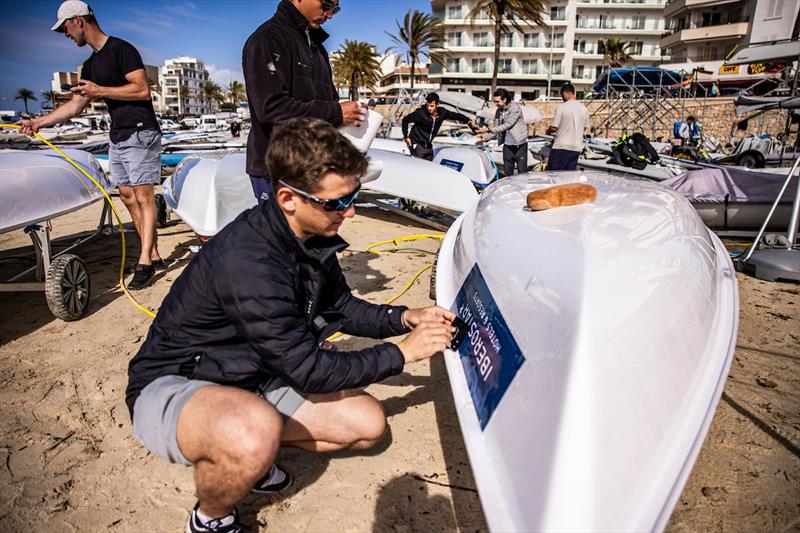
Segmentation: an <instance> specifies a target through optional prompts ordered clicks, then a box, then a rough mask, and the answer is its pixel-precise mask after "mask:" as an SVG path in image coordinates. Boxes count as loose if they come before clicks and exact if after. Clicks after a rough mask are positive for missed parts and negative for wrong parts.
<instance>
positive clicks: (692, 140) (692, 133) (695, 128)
mask: <svg viewBox="0 0 800 533" xmlns="http://www.w3.org/2000/svg"><path fill="white" fill-rule="evenodd" d="M686 128H687V134H688V141H689V144H691V145H697V143H699V142H700V125H699V124H698V123H697V120H696V119H695V118H694V117H693V116H692V115H689V116H688V117H686Z"/></svg>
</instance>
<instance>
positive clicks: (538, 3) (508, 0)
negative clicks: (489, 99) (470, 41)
mask: <svg viewBox="0 0 800 533" xmlns="http://www.w3.org/2000/svg"><path fill="white" fill-rule="evenodd" d="M545 3H546V2H545V0H478V3H477V4H475V7H473V8H472V9H471V10H470V12H469V13H467V18H468V19H470V20H471V21H472V24H473V25H474V23H475V19H477V18H479V17H480V15H481V14H482V13H485V14H487V15H489V20H491V21H492V22H494V65H493V67H492V89H491V91H490V92H489V94H490V95H492V94H494V91H495V89H496V88H497V69H498V66H499V64H500V36H501V35H502V34H503V33H508V32H510V31H511V28H512V27H513V28H514V29H516V30H517V31H519V32H520V33H525V30H524V27H523V26H522V25H521V24H520V20H525V21H528V22H532V23H534V24H537V25H538V26H540V27H544V19H543V18H542V13H543V12H544V10H545ZM509 24H510V25H511V26H509Z"/></svg>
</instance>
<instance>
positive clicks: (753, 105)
mask: <svg viewBox="0 0 800 533" xmlns="http://www.w3.org/2000/svg"><path fill="white" fill-rule="evenodd" d="M771 109H800V96H794V97H788V98H787V97H785V96H740V97H739V98H737V99H736V114H737V115H741V114H743V113H747V112H749V111H759V110H760V111H768V110H771Z"/></svg>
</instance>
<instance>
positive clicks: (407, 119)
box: [401, 109, 417, 139]
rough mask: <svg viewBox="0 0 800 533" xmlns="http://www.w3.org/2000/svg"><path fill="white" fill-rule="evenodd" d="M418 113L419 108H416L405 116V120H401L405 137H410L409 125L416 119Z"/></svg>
mask: <svg viewBox="0 0 800 533" xmlns="http://www.w3.org/2000/svg"><path fill="white" fill-rule="evenodd" d="M416 114H417V110H416V109H415V110H414V111H412V112H411V113H409V114H408V115H406V116H404V117H403V120H402V121H401V122H402V124H403V139H407V138H408V125H409V124H410V123H412V122H414V121H415V119H416Z"/></svg>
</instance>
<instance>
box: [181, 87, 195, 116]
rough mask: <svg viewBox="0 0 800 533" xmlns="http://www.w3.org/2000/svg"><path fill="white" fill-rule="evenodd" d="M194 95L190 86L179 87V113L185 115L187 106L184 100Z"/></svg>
mask: <svg viewBox="0 0 800 533" xmlns="http://www.w3.org/2000/svg"><path fill="white" fill-rule="evenodd" d="M191 97H192V93H191V91H190V90H189V87H188V86H186V85H181V86H180V87H178V114H181V115H185V114H186V106H185V105H184V100H187V99H189V98H191Z"/></svg>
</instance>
